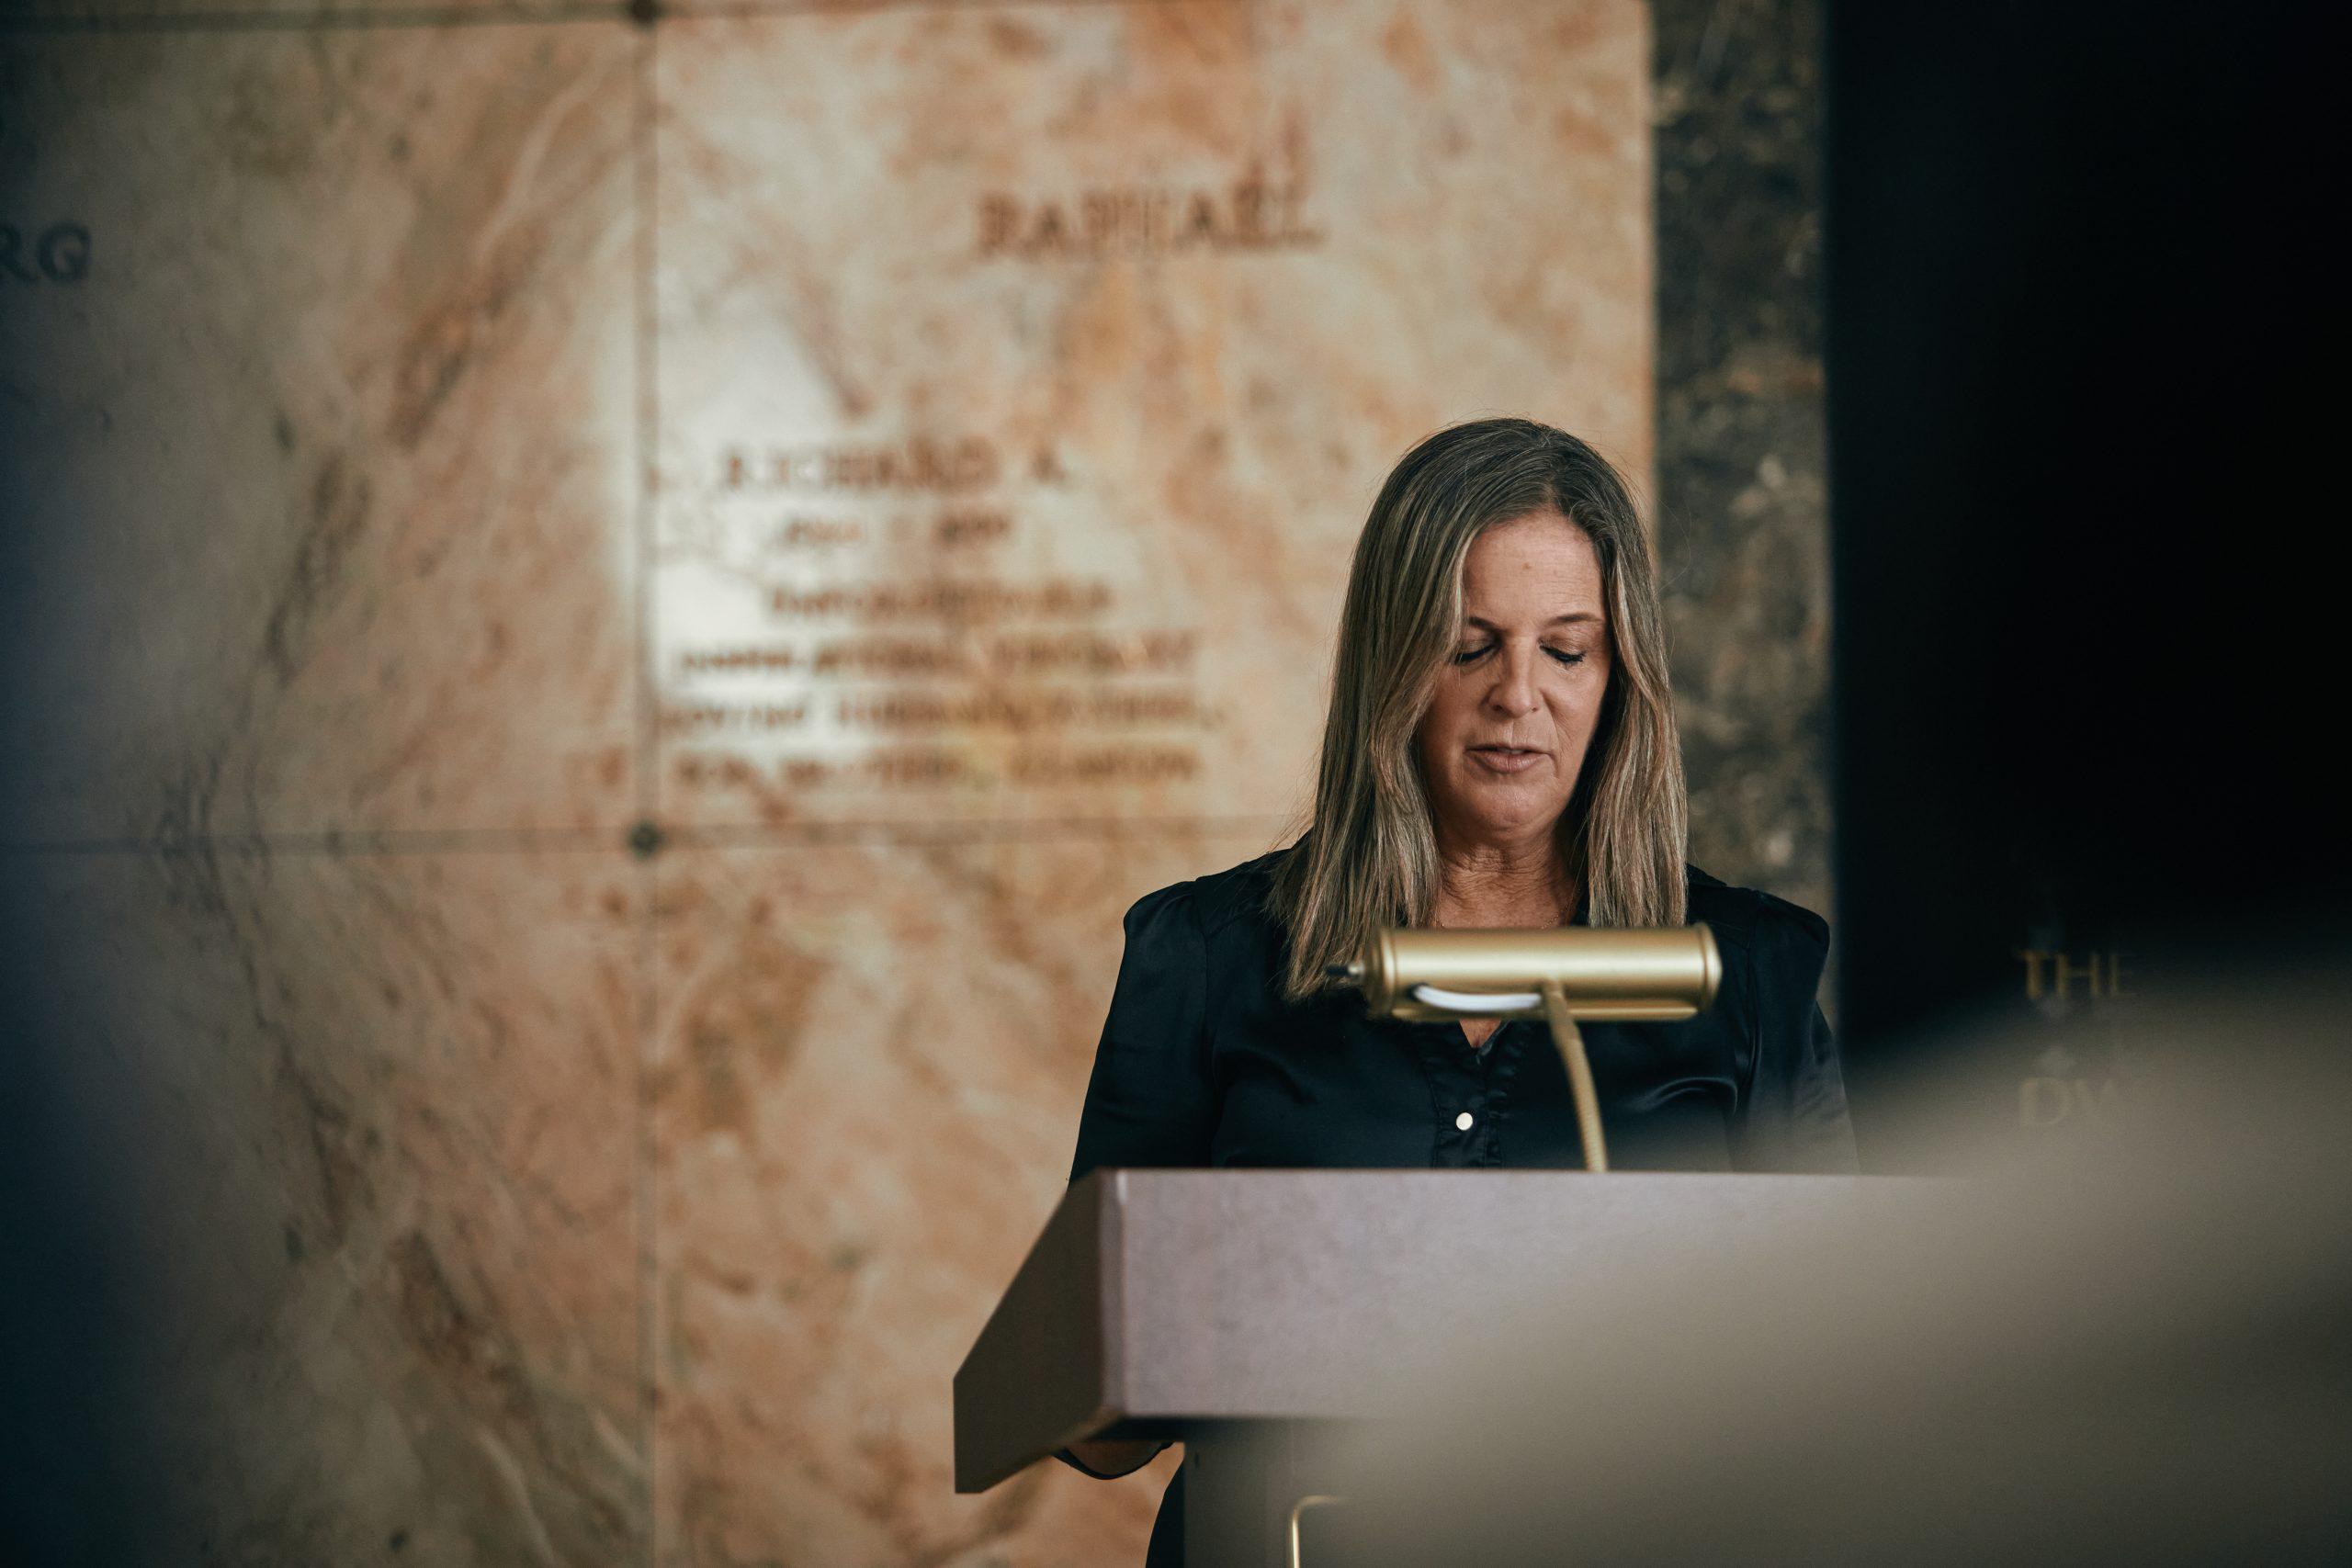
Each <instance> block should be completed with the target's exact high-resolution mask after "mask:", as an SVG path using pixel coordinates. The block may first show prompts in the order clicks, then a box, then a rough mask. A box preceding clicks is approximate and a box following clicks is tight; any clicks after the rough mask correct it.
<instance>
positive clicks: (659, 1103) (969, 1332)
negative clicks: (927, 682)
mask: <svg viewBox="0 0 2352 1568" xmlns="http://www.w3.org/2000/svg"><path fill="white" fill-rule="evenodd" d="M1268 847H1269V844H1268V843H1267V842H1266V841H1265V840H1258V839H1236V838H1223V837H1218V838H1155V839H1149V840H1144V839H1137V840H1103V841H1097V842H1093V843H1071V842H1061V843H1049V842H1033V843H1026V844H1023V843H1001V844H995V845H986V846H982V845H971V846H960V847H944V846H943V847H934V848H927V849H919V848H909V847H904V846H895V847H875V848H865V849H822V850H792V851H775V850H759V849H740V850H728V851H683V852H676V853H672V854H665V855H664V856H663V857H662V860H661V862H660V863H659V865H658V875H659V880H660V891H659V894H658V896H657V897H658V904H657V909H656V919H657V922H658V931H659V938H658V940H659V945H660V967H659V979H658V982H657V983H658V987H659V990H660V998H661V1000H660V1009H659V1012H660V1023H659V1029H658V1035H657V1040H658V1044H657V1047H656V1049H657V1055H656V1059H655V1066H654V1070H653V1079H652V1081H653V1095H654V1101H655V1117H656V1127H657V1143H658V1146H659V1156H658V1163H659V1168H660V1173H661V1176H660V1182H661V1185H660V1195H659V1198H658V1201H657V1205H656V1211H655V1213H656V1219H655V1222H654V1224H655V1235H656V1249H657V1254H658V1258H659V1268H658V1272H659V1279H660V1283H659V1287H658V1291H657V1297H658V1300H657V1303H656V1311H657V1316H656V1328H655V1337H654V1339H655V1348H654V1352H653V1356H654V1372H655V1376H656V1378H657V1380H658V1385H659V1388H660V1391H661V1393H660V1403H661V1417H660V1422H659V1425H658V1427H657V1434H656V1438H655V1451H656V1474H657V1483H656V1509H657V1522H656V1527H655V1528H656V1535H657V1541H658V1552H657V1557H658V1560H659V1561H661V1562H665V1563H688V1562H692V1563H704V1562H709V1563H732V1562H769V1561H775V1562H823V1563H839V1564H843V1565H849V1564H860V1563H872V1564H882V1563H901V1562H936V1563H942V1564H949V1563H953V1564H962V1565H967V1568H978V1565H979V1564H983V1563H997V1564H1012V1563H1019V1564H1024V1565H1033V1564H1034V1565H1045V1564H1069V1565H1073V1568H1075V1565H1078V1564H1095V1563H1104V1562H1140V1561H1141V1560H1142V1555H1143V1548H1144V1542H1145V1540H1146V1538H1147V1537H1148V1534H1149V1530H1150V1525H1151V1519H1152V1517H1153V1515H1154V1513H1155V1511H1156V1509H1157V1507H1158V1503H1159V1495H1160V1492H1161V1491H1162V1490H1163V1489H1164V1487H1165V1485H1166V1483H1167V1480H1168V1478H1169V1476H1170V1474H1171V1473H1172V1467H1173V1464H1174V1456H1172V1455H1163V1456H1162V1457H1161V1459H1160V1460H1159V1461H1156V1462H1155V1464H1154V1465H1153V1466H1152V1467H1151V1468H1150V1471H1149V1472H1148V1474H1145V1475H1141V1476H1138V1477H1136V1478H1130V1479H1124V1480H1121V1481H1118V1482H1100V1481H1094V1480H1091V1479H1089V1478H1087V1477H1084V1476H1081V1475H1080V1474H1078V1473H1077V1472H1074V1471H1070V1470H1068V1469H1067V1468H1066V1467H1064V1466H1060V1465H1042V1466H1038V1467H1036V1468H1035V1469H1033V1470H1032V1471H1030V1472H1024V1473H1023V1475H1021V1476H1019V1477H1017V1478H1015V1479H1014V1480H1012V1481H1011V1482H1008V1483H1005V1484H1004V1485H1003V1486H1001V1487H1000V1488H998V1489H997V1490H995V1491H993V1492H990V1493H988V1494H985V1495H980V1496H978V1497H959V1496H956V1495H955V1493H954V1483H953V1468H952V1461H953V1441H952V1437H951V1430H952V1428H951V1421H950V1417H951V1411H952V1400H951V1383H952V1380H953V1378H954V1376H955V1371H956V1367H957V1365H958V1364H960V1363H961V1361H962V1360H963V1358H964V1356H965V1354H966V1353H967V1351H968V1350H969V1349H970V1348H971V1344H972V1341H973V1339H974V1338H976V1337H978V1333H979V1330H980V1326H981V1325H982V1324H983V1323H985V1322H986V1320H987V1316H988V1313H989V1309H990V1308H991V1307H992V1306H993V1305H994V1304H995V1301H996V1298H997V1296H998V1294H999V1293H1000V1292H1001V1291H1002V1290H1003V1288H1004V1286H1005V1284H1006V1283H1007V1282H1008V1281H1010V1280H1011V1279H1012V1273H1013V1270H1014V1269H1016V1268H1017V1267H1018V1266H1019V1263H1020V1260H1021V1258H1023V1256H1024V1255H1025V1254H1026V1252H1027V1250H1028V1247H1029V1245H1030V1243H1031V1242H1032V1241H1034V1240H1035V1236H1036V1233H1037V1231H1038V1229H1039V1228H1040V1227H1041V1226H1042V1225H1043V1224H1044V1223H1045V1221H1046V1216H1047V1215H1048V1214H1049V1213H1051V1212H1052V1209H1053V1206H1054V1204H1055V1203H1056V1202H1057V1201H1058V1200H1059V1197H1060V1194H1061V1190H1062V1188H1063V1185H1064V1182H1065V1179H1066V1178H1067V1175H1068V1173H1069V1160H1070V1156H1071V1153H1072V1150H1073V1149H1074V1147H1075V1145H1076V1140H1077V1133H1078V1113H1079V1108H1080V1102H1081V1100H1082V1099H1083V1097H1084V1093H1085V1087H1086V1078H1087V1075H1088V1072H1089V1071H1090V1069H1091V1066H1092V1062H1093V1052H1094V1045H1095V1042H1096V1040H1097V1038H1098V1037H1099V1036H1100V1033H1101V1031H1102V1026H1103V1013H1104V1010H1106V1009H1107V1007H1108V1005H1109V1002H1110V997H1111V987H1112V980H1113V977H1114V975H1115V973H1116V971H1117V967H1118V962H1119V954H1120V949H1121V942H1122V936H1121V930H1120V917H1121V915H1122V914H1123V913H1124V912H1125V909H1126V908H1127V906H1128V905H1129V904H1131V903H1132V902H1133V901H1134V900H1135V899H1136V898H1137V897H1141V896H1142V895H1143V894H1145V893H1147V892H1148V891H1150V890H1151V889H1153V888H1155V887H1159V886H1166V885H1168V884H1170V883H1171V882H1177V881H1182V880H1183V879H1185V878H1188V877H1191V876H1195V875H1201V874H1205V873H1208V872H1211V871H1216V870H1221V869H1223V868H1225V867H1227V866H1229V865H1234V864H1238V863H1240V862H1242V861H1245V860H1249V859H1251V858H1254V857H1255V856H1256V855H1258V854H1260V853H1261V852H1264V850H1265V849H1267V848H1268Z"/></svg>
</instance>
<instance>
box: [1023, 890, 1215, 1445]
mask: <svg viewBox="0 0 2352 1568" xmlns="http://www.w3.org/2000/svg"><path fill="white" fill-rule="evenodd" d="M1125 928H1126V951H1125V953H1123V954H1121V956H1120V959H1119V978H1118V982H1117V983H1116V984H1115V985H1114V986H1113V987H1112V990H1111V1011H1110V1016H1109V1017H1108V1018H1106V1019H1105V1020H1104V1021H1103V1039H1102V1043H1100V1044H1098V1045H1096V1046H1095V1048H1094V1072H1093V1075H1092V1076H1091V1077H1089V1078H1088V1079H1087V1082H1086V1107H1085V1109H1084V1110H1083V1111H1080V1113H1079V1119H1078V1153H1077V1155H1076V1156H1074V1157H1073V1158H1072V1159H1071V1161H1070V1168H1069V1179H1071V1180H1072V1181H1076V1180H1077V1179H1079V1178H1080V1177H1081V1176H1084V1175H1085V1174H1087V1172H1089V1171H1091V1170H1095V1169H1098V1168H1102V1167H1105V1166H1111V1167H1118V1166H1126V1167H1131V1168H1136V1167H1151V1166H1161V1167H1167V1166H1176V1167H1185V1166H1204V1165H1206V1164H1208V1162H1209V1133H1210V1129H1211V1128H1212V1127H1213V1126H1214V1124H1215V1111H1216V1106H1215V1097H1214V1095H1213V1094H1212V1093H1211V1091H1210V1086H1209V1073H1208V1061H1207V1037H1206V1034H1207V1016H1208V948H1207V943H1206V942H1205V941H1204V939H1203V937H1202V935H1201V921H1200V915H1199V913H1198V911H1197V909H1196V908H1195V907H1194V905H1193V896H1192V890H1191V888H1190V886H1188V885H1184V884H1179V885H1178V886H1174V887H1163V888H1161V889H1160V890H1159V892H1157V893H1151V894H1147V895H1146V896H1145V897H1142V898H1141V899H1139V900H1137V901H1136V906H1135V907H1134V908H1131V909H1129V910H1128V911H1127V916H1126V919H1125ZM1167 1446H1168V1445H1167V1444H1166V1443H1162V1444H1160V1445H1159V1447H1160V1448H1161V1449H1165V1448H1166V1447H1167ZM1158 1451H1159V1450H1153V1452H1154V1453H1157V1452H1158ZM1054 1457H1055V1458H1056V1459H1057V1460H1059V1461H1062V1462H1063V1463H1064V1464H1067V1465H1069V1467H1070V1468H1071V1469H1073V1470H1076V1471H1079V1472H1081V1473H1083V1474H1087V1475H1091V1476H1093V1477H1095V1478H1096V1479H1098V1480H1103V1481H1108V1480H1112V1479H1114V1475H1113V1474H1112V1473H1109V1472H1103V1471H1099V1470H1094V1469H1091V1468H1090V1467H1089V1466H1087V1465H1085V1464H1082V1463H1080V1461H1079V1459H1078V1456H1077V1455H1075V1454H1073V1453H1071V1452H1070V1451H1069V1450H1068V1449H1057V1450H1054ZM1148 1462H1150V1456H1148V1455H1147V1456H1146V1457H1145V1459H1144V1460H1143V1461H1140V1462H1138V1464H1137V1465H1136V1467H1135V1469H1141V1468H1142V1465H1143V1464H1146V1463H1148ZM1116 1473H1117V1474H1132V1473H1133V1471H1132V1470H1129V1471H1121V1472H1116Z"/></svg>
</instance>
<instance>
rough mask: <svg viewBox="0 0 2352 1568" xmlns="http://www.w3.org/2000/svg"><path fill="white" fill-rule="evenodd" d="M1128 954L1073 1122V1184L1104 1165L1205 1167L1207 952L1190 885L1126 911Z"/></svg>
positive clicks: (1210, 1111)
mask: <svg viewBox="0 0 2352 1568" xmlns="http://www.w3.org/2000/svg"><path fill="white" fill-rule="evenodd" d="M1125 926H1126V951H1125V953H1124V954H1123V955H1122V956H1121V958H1120V960H1119V978H1118V983H1117V984H1116V985H1115V986H1114V987H1113V988H1112V992H1111V1011H1110V1015H1109V1017H1107V1018H1106V1019H1105V1020H1104V1021H1103V1039H1102V1042H1101V1043H1099V1044H1098V1045H1096V1046H1095V1048H1094V1072H1093V1075H1092V1076H1091V1077H1089V1078H1088V1079H1087V1084H1086V1106H1085V1109H1084V1110H1083V1111H1080V1114H1079V1120H1078V1152H1077V1155H1076V1156H1075V1157H1074V1158H1073V1159H1072V1160H1071V1161H1070V1169H1069V1179H1071V1180H1072V1181H1076V1180H1077V1179H1079V1178H1080V1177H1081V1176H1084V1175H1085V1174H1086V1173H1087V1172H1088V1171H1091V1170H1093V1169H1096V1168H1100V1167H1103V1166H1130V1167H1151V1166H1159V1167H1180V1168H1181V1167H1194V1166H1205V1165H1207V1164H1208V1163H1209V1134H1210V1132H1211V1130H1212V1128H1213V1127H1214V1126H1215V1122H1216V1101H1215V1096H1214V1094H1213V1092H1212V1089H1211V1084H1210V1078H1209V1070H1208V1055H1207V1047H1208V1042H1207V1017H1208V952H1207V944H1206V942H1204V940H1203V938H1202V935H1201V920H1200V914H1199V911H1198V908H1196V906H1195V904H1194V901H1193V893H1192V887H1191V885H1190V884H1182V883H1180V884H1179V885H1177V886H1174V887H1163V888H1161V889H1160V890H1159V892H1157V893H1151V894H1147V895H1146V896H1145V897H1143V898H1141V899H1139V900H1137V902H1136V906H1135V908H1131V909H1129V910H1128V911H1127V916H1126V920H1125Z"/></svg>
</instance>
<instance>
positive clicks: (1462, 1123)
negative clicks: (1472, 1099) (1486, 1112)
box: [1453, 1111, 1476, 1133]
mask: <svg viewBox="0 0 2352 1568" xmlns="http://www.w3.org/2000/svg"><path fill="white" fill-rule="evenodd" d="M1475 1120H1476V1118H1475V1117H1473V1116H1472V1115H1471V1114H1470V1112H1468V1111H1464V1112H1463V1113H1462V1114H1461V1115H1459V1116H1456V1117H1455V1118H1454V1119H1453V1126H1454V1130H1455V1131H1456V1132H1462V1133H1466V1132H1468V1131H1469V1130H1470V1123H1471V1122H1473V1121H1475Z"/></svg>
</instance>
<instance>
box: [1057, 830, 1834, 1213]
mask: <svg viewBox="0 0 2352 1568" xmlns="http://www.w3.org/2000/svg"><path fill="white" fill-rule="evenodd" d="M1282 853H1286V852H1280V851H1278V852H1276V854H1272V855H1267V856H1264V857H1262V858H1261V859H1258V860H1255V861H1251V862H1250V863H1248V864H1246V865H1240V866H1236V867H1235V868H1234V869H1232V870H1230V871H1226V872H1220V873H1218V874H1216V875H1214V876H1204V877H1202V878H1200V879H1199V880H1197V881H1193V882H1183V883H1179V884H1177V885H1176V886H1173V887H1163V888H1161V889H1160V890H1159V892H1157V893H1152V894H1149V895H1147V896H1146V897H1143V898H1142V899H1140V900H1139V901H1137V903H1136V906H1135V907H1134V908H1131V909H1129V910H1128V911H1127V916H1126V953H1125V957H1124V958H1122V959H1121V961H1120V964H1119V978H1118V984H1117V986H1116V987H1115V988H1114V991H1113V994H1112V998H1111V1013H1110V1017H1109V1019H1108V1021H1106V1022H1105V1023H1104V1024H1103V1040H1102V1043H1101V1045H1100V1046H1099V1047H1097V1049H1096V1052H1095V1057H1094V1073H1093V1077H1091V1079H1090V1080H1089V1082H1088V1084H1087V1087H1086V1107H1085V1111H1084V1112H1083V1114H1082V1115H1081V1116H1080V1121H1079V1129H1078V1155H1077V1158H1076V1159H1075V1160H1074V1161H1073V1162H1072V1164H1071V1167H1070V1179H1071V1180H1073V1181H1075V1180H1076V1179H1079V1178H1080V1177H1081V1176H1084V1175H1085V1174H1086V1173H1087V1172H1088V1171H1090V1170H1092V1169H1094V1168H1097V1167H1099V1166H1130V1167H1137V1166H1140V1167H1154V1166H1158V1167H1166V1166H1178V1167H1200V1166H1261V1167H1262V1166H1273V1167H1293V1168H1295V1167H1306V1166H1311V1167H1325V1168H1330V1167H1340V1168H1457V1167H1465V1168H1466V1167H1508V1168H1580V1167H1581V1166H1582V1165H1583V1164H1584V1150H1583V1145H1582V1141H1581V1140H1580V1139H1579V1138H1578V1136H1577V1122H1576V1108H1575V1104H1574V1101H1573V1100H1572V1099H1571V1098H1570V1095H1569V1090H1568V1078H1567V1072H1566V1068H1565V1067H1564V1066H1562V1065H1561V1062H1560V1058H1559V1055H1558V1053H1557V1052H1555V1050H1554V1049H1553V1048H1552V1042H1551V1036H1550V1033H1549V1032H1548V1031H1547V1030H1546V1029H1545V1027H1544V1024H1543V1022H1542V1021H1540V1020H1532V1019H1513V1020H1510V1021H1505V1022H1504V1023H1503V1024H1501V1025H1500V1026H1499V1027H1498V1028H1497V1029H1496V1030H1495V1032H1493V1033H1492V1034H1491V1035H1489V1036H1488V1037H1487V1043H1486V1045H1485V1047H1484V1048H1482V1049H1476V1048H1473V1047H1472V1046H1471V1044H1470V1043H1469V1040H1468V1038H1467V1037H1466V1036H1465V1035H1464V1033H1463V1032H1462V1027H1461V1025H1459V1024H1457V1023H1453V1022H1450V1021H1447V1022H1434V1023H1400V1022H1397V1021H1392V1020H1387V1019H1374V1018H1370V1017H1367V1016H1366V1015H1365V1012H1364V1008H1363V1002H1362V1000H1361V999H1360V998H1357V997H1356V996H1354V995H1353V994H1352V993H1348V992H1340V993H1335V994H1332V995H1330V996H1328V997H1325V998H1318V999H1317V1000H1314V1001H1311V1002H1307V1003H1304V1004H1300V1003H1291V1002H1286V1001H1284V1000H1283V998H1282V989H1281V973H1282V964H1283V959H1284V956H1285V953H1284V945H1283V935H1282V932H1281V931H1280V930H1279V928H1278V927H1277V926H1276V925H1275V923H1274V922H1273V920H1272V917H1270V916H1269V915H1268V914H1267V912H1266V910H1265V899H1266V894H1267V891H1268V888H1269V886H1270V884H1271V877H1272V867H1273V865H1274V863H1275V862H1276V859H1277V857H1278V855H1280V854H1282ZM1690 895H1691V896H1690V909H1691V919H1692V920H1693V921H1694V922H1696V921H1700V920H1704V921H1705V922H1706V923H1707V924H1708V925H1710V926H1712V927H1713V929H1714V933H1715V940H1716V942H1718V944H1719V945H1720V946H1721V948H1722V951H1723V958H1724V977H1723V984H1722V987H1721V988H1720V991H1719V993H1718V995H1717V997H1716V999H1715V1005H1714V1006H1713V1008H1712V1009H1710V1010H1708V1011H1706V1012H1704V1013H1702V1014H1700V1015H1699V1016H1698V1017H1696V1018H1693V1019H1691V1020H1688V1021H1684V1022H1681V1023H1642V1024H1601V1023H1589V1024H1586V1025H1585V1026H1584V1038H1585V1051H1586V1054H1587V1055H1589V1057H1590V1058H1591V1061H1592V1076H1593V1081H1594V1084H1595V1086H1596V1088H1597V1089H1599V1091H1600V1108H1601V1125H1602V1127H1603V1129H1604V1130H1605V1131H1606V1133H1607V1134H1608V1138H1609V1163H1610V1166H1611V1168H1612V1169H1623V1170H1765V1171H1788V1170H1816V1171H1850V1170H1852V1169H1853V1168H1854V1140H1853V1132H1852V1128H1851V1126H1850V1124H1849V1122H1848V1121H1847V1116H1846V1090H1845V1083H1844V1080H1843V1078H1842V1077H1841V1076H1840V1074H1839V1072H1838V1053H1837V1048H1836V1046H1835V1045H1834V1044H1833V1043H1832V1042H1831V1040H1830V1036H1829V1026H1828V1024H1827V1022H1826V1021H1825V1020H1824V1019H1823V1018H1822V1016H1821V1009H1820V1008H1819V1007H1818V1006H1817V1005H1815V1000H1814V993H1815V990H1816V989H1817V988H1818V987H1819V986H1820V983H1821V969H1822V964H1823V962H1824V960H1825V959H1826V956H1827V954H1828V946H1829V928H1828V926H1827V924H1826V923H1825V922H1824V921H1823V920H1822V919H1821V917H1819V916H1818V915H1815V914H1813V913H1811V912H1809V911H1807V910H1804V909H1801V908H1797V907H1796V906H1795V905H1793V904H1791V903H1787V902H1785V901H1783V900H1781V899H1779V898H1775V897H1772V896H1771V895H1770V894H1768V893H1758V892H1755V891H1753V890H1751V889H1748V888H1744V887H1729V886H1724V884H1723V883H1721V882H1718V881H1716V880H1715V879H1714V878H1713V877H1712V876H1709V875H1707V874H1705V873H1703V872H1701V871H1697V870H1693V871H1692V872H1691V880H1690ZM1581 919H1582V917H1581V914H1579V916H1578V920H1579V921H1581Z"/></svg>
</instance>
